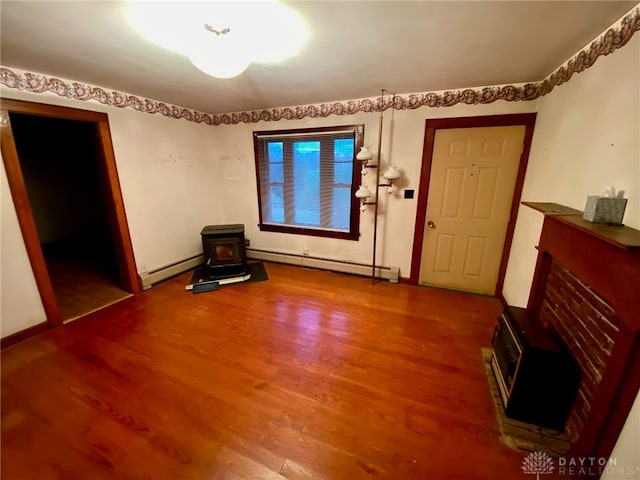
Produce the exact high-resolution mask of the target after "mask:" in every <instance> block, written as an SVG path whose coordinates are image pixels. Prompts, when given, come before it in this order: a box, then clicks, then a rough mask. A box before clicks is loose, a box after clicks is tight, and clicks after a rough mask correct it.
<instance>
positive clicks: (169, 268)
mask: <svg viewBox="0 0 640 480" xmlns="http://www.w3.org/2000/svg"><path fill="white" fill-rule="evenodd" d="M203 262H204V256H203V255H202V254H199V255H195V256H193V257H189V258H187V259H186V260H180V261H178V262H174V263H170V264H168V265H165V266H163V267H159V268H156V269H154V270H151V271H149V272H142V273H140V274H139V275H140V284H141V285H142V289H143V290H148V289H149V288H151V286H152V285H154V284H156V283H158V282H161V281H163V280H166V279H167V278H171V277H174V276H176V275H180V274H181V273H184V272H186V271H188V270H193V269H194V268H197V267H199V266H200V265H202V263H203Z"/></svg>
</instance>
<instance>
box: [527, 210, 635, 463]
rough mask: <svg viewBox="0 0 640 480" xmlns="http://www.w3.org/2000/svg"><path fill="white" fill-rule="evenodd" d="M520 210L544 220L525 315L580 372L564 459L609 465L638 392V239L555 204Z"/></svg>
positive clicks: (629, 232) (628, 230) (621, 228)
mask: <svg viewBox="0 0 640 480" xmlns="http://www.w3.org/2000/svg"><path fill="white" fill-rule="evenodd" d="M523 204H524V205H526V206H528V207H531V208H533V209H535V210H537V211H540V212H542V213H543V214H544V223H543V226H542V233H541V235H540V241H539V244H538V246H537V249H538V259H537V263H536V269H535V273H534V278H533V285H532V289H531V293H530V296H529V302H528V305H527V308H528V309H529V310H530V311H531V312H532V313H534V314H535V316H536V317H537V318H538V319H539V320H540V321H541V322H543V323H544V324H545V326H546V327H547V328H550V329H551V330H553V331H554V332H555V333H556V334H557V335H558V336H559V337H560V338H561V339H562V340H563V342H564V343H565V344H566V345H567V347H568V348H569V349H570V350H573V351H574V352H575V356H576V357H577V358H576V360H578V363H579V364H581V369H582V371H583V381H584V385H583V388H582V391H581V392H580V395H579V398H578V399H577V400H576V405H575V406H574V408H575V409H576V411H575V412H574V415H573V417H574V423H573V424H572V428H574V429H575V430H576V431H575V432H573V433H574V436H575V443H574V444H573V446H572V448H571V451H570V452H569V453H570V454H571V455H574V456H581V457H608V456H609V455H610V454H611V451H612V450H613V447H614V445H615V442H616V439H617V438H618V436H619V434H620V431H621V430H622V427H623V425H624V422H625V420H626V418H627V415H628V413H629V411H630V409H631V406H632V404H633V401H634V399H635V398H636V395H637V394H638V390H639V388H640V315H639V311H640V296H639V294H638V292H640V231H638V230H635V229H633V228H629V227H625V226H609V225H606V224H598V223H591V222H588V221H586V220H584V219H583V218H582V212H581V211H579V210H575V209H572V208H569V207H565V206H563V205H558V204H555V203H543V202H523ZM573 297H574V298H573ZM585 299H586V300H585ZM570 418H571V417H570Z"/></svg>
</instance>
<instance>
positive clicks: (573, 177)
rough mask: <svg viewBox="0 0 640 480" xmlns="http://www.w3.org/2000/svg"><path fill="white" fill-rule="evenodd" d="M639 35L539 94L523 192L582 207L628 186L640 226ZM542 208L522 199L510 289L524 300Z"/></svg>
mask: <svg viewBox="0 0 640 480" xmlns="http://www.w3.org/2000/svg"><path fill="white" fill-rule="evenodd" d="M639 132H640V36H638V35H636V36H635V37H634V38H632V39H631V41H630V42H629V44H627V45H626V46H625V47H624V48H622V49H621V50H619V51H617V52H616V53H614V54H613V55H609V56H606V57H601V58H599V59H598V61H597V62H596V64H595V65H594V66H593V67H591V68H590V69H588V70H587V71H585V72H583V73H580V74H578V75H574V77H573V78H572V79H571V80H570V81H569V82H568V83H566V84H565V85H562V86H560V87H557V88H556V89H555V90H554V91H553V92H551V93H550V94H549V95H547V96H545V97H543V98H541V99H540V100H539V102H538V118H537V119H536V128H535V133H534V137H533V142H532V145H531V154H530V157H529V166H528V168H527V175H526V178H525V183H524V188H523V192H522V199H523V200H528V201H534V202H535V201H538V202H556V203H560V204H563V205H567V206H569V207H573V208H576V209H578V210H583V209H584V206H585V201H586V198H587V195H599V194H600V193H602V191H603V190H604V185H614V186H615V187H616V188H618V189H624V190H626V192H627V193H626V197H627V198H628V202H627V209H626V212H625V216H624V223H625V224H627V225H629V226H631V227H633V228H640V133H639ZM541 228H542V215H541V214H540V213H537V212H535V211H533V210H531V209H530V208H528V207H524V206H521V207H520V211H519V212H518V219H517V223H516V230H515V234H514V239H513V245H512V248H511V255H510V258H509V265H508V268H507V273H506V277H505V284H504V290H503V294H504V296H505V298H506V300H507V301H508V302H509V303H510V304H512V305H519V306H525V305H526V304H527V299H528V296H529V290H530V287H531V280H532V278H533V270H534V267H535V259H536V251H535V250H534V248H533V247H534V246H535V245H536V242H537V240H538V238H539V236H540V230H541Z"/></svg>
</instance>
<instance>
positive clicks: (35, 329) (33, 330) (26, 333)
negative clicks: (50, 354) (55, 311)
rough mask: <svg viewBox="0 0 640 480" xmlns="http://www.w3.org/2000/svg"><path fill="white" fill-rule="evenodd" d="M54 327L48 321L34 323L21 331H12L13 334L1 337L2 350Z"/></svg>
mask: <svg viewBox="0 0 640 480" xmlns="http://www.w3.org/2000/svg"><path fill="white" fill-rule="evenodd" d="M51 328H52V327H51V326H50V325H49V323H48V322H43V323H38V324H37V325H33V326H32V327H29V328H25V329H24V330H20V331H19V332H16V333H12V334H11V335H9V336H7V337H4V338H2V339H0V350H4V349H5V348H7V347H10V346H12V345H15V344H16V343H19V342H22V341H23V340H26V339H27V338H31V337H34V336H35V335H38V334H40V333H44V332H47V331H49V330H50V329H51Z"/></svg>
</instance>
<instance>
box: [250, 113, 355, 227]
mask: <svg viewBox="0 0 640 480" xmlns="http://www.w3.org/2000/svg"><path fill="white" fill-rule="evenodd" d="M330 132H353V133H354V146H353V172H352V177H351V195H350V198H351V203H350V210H351V211H350V215H349V231H348V232H338V231H334V230H326V229H323V228H322V227H318V228H311V227H295V226H292V225H274V224H272V223H264V221H263V218H262V186H261V178H260V171H261V166H260V158H259V155H258V153H259V151H260V148H259V139H260V137H265V136H273V137H276V136H292V137H293V136H296V135H309V134H322V133H330ZM363 145H364V125H363V124H360V125H337V126H330V127H310V128H298V129H286V130H261V131H254V132H253V152H254V159H255V167H256V186H257V192H258V216H259V223H258V227H259V228H260V231H263V232H278V233H289V234H294V235H308V236H313V237H326V238H337V239H342V240H358V239H359V238H360V203H359V202H358V199H357V198H356V196H355V194H356V190H357V189H358V186H359V175H360V171H359V169H358V168H357V166H358V161H357V160H356V154H357V153H358V152H359V151H360V148H361V147H362V146H363Z"/></svg>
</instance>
